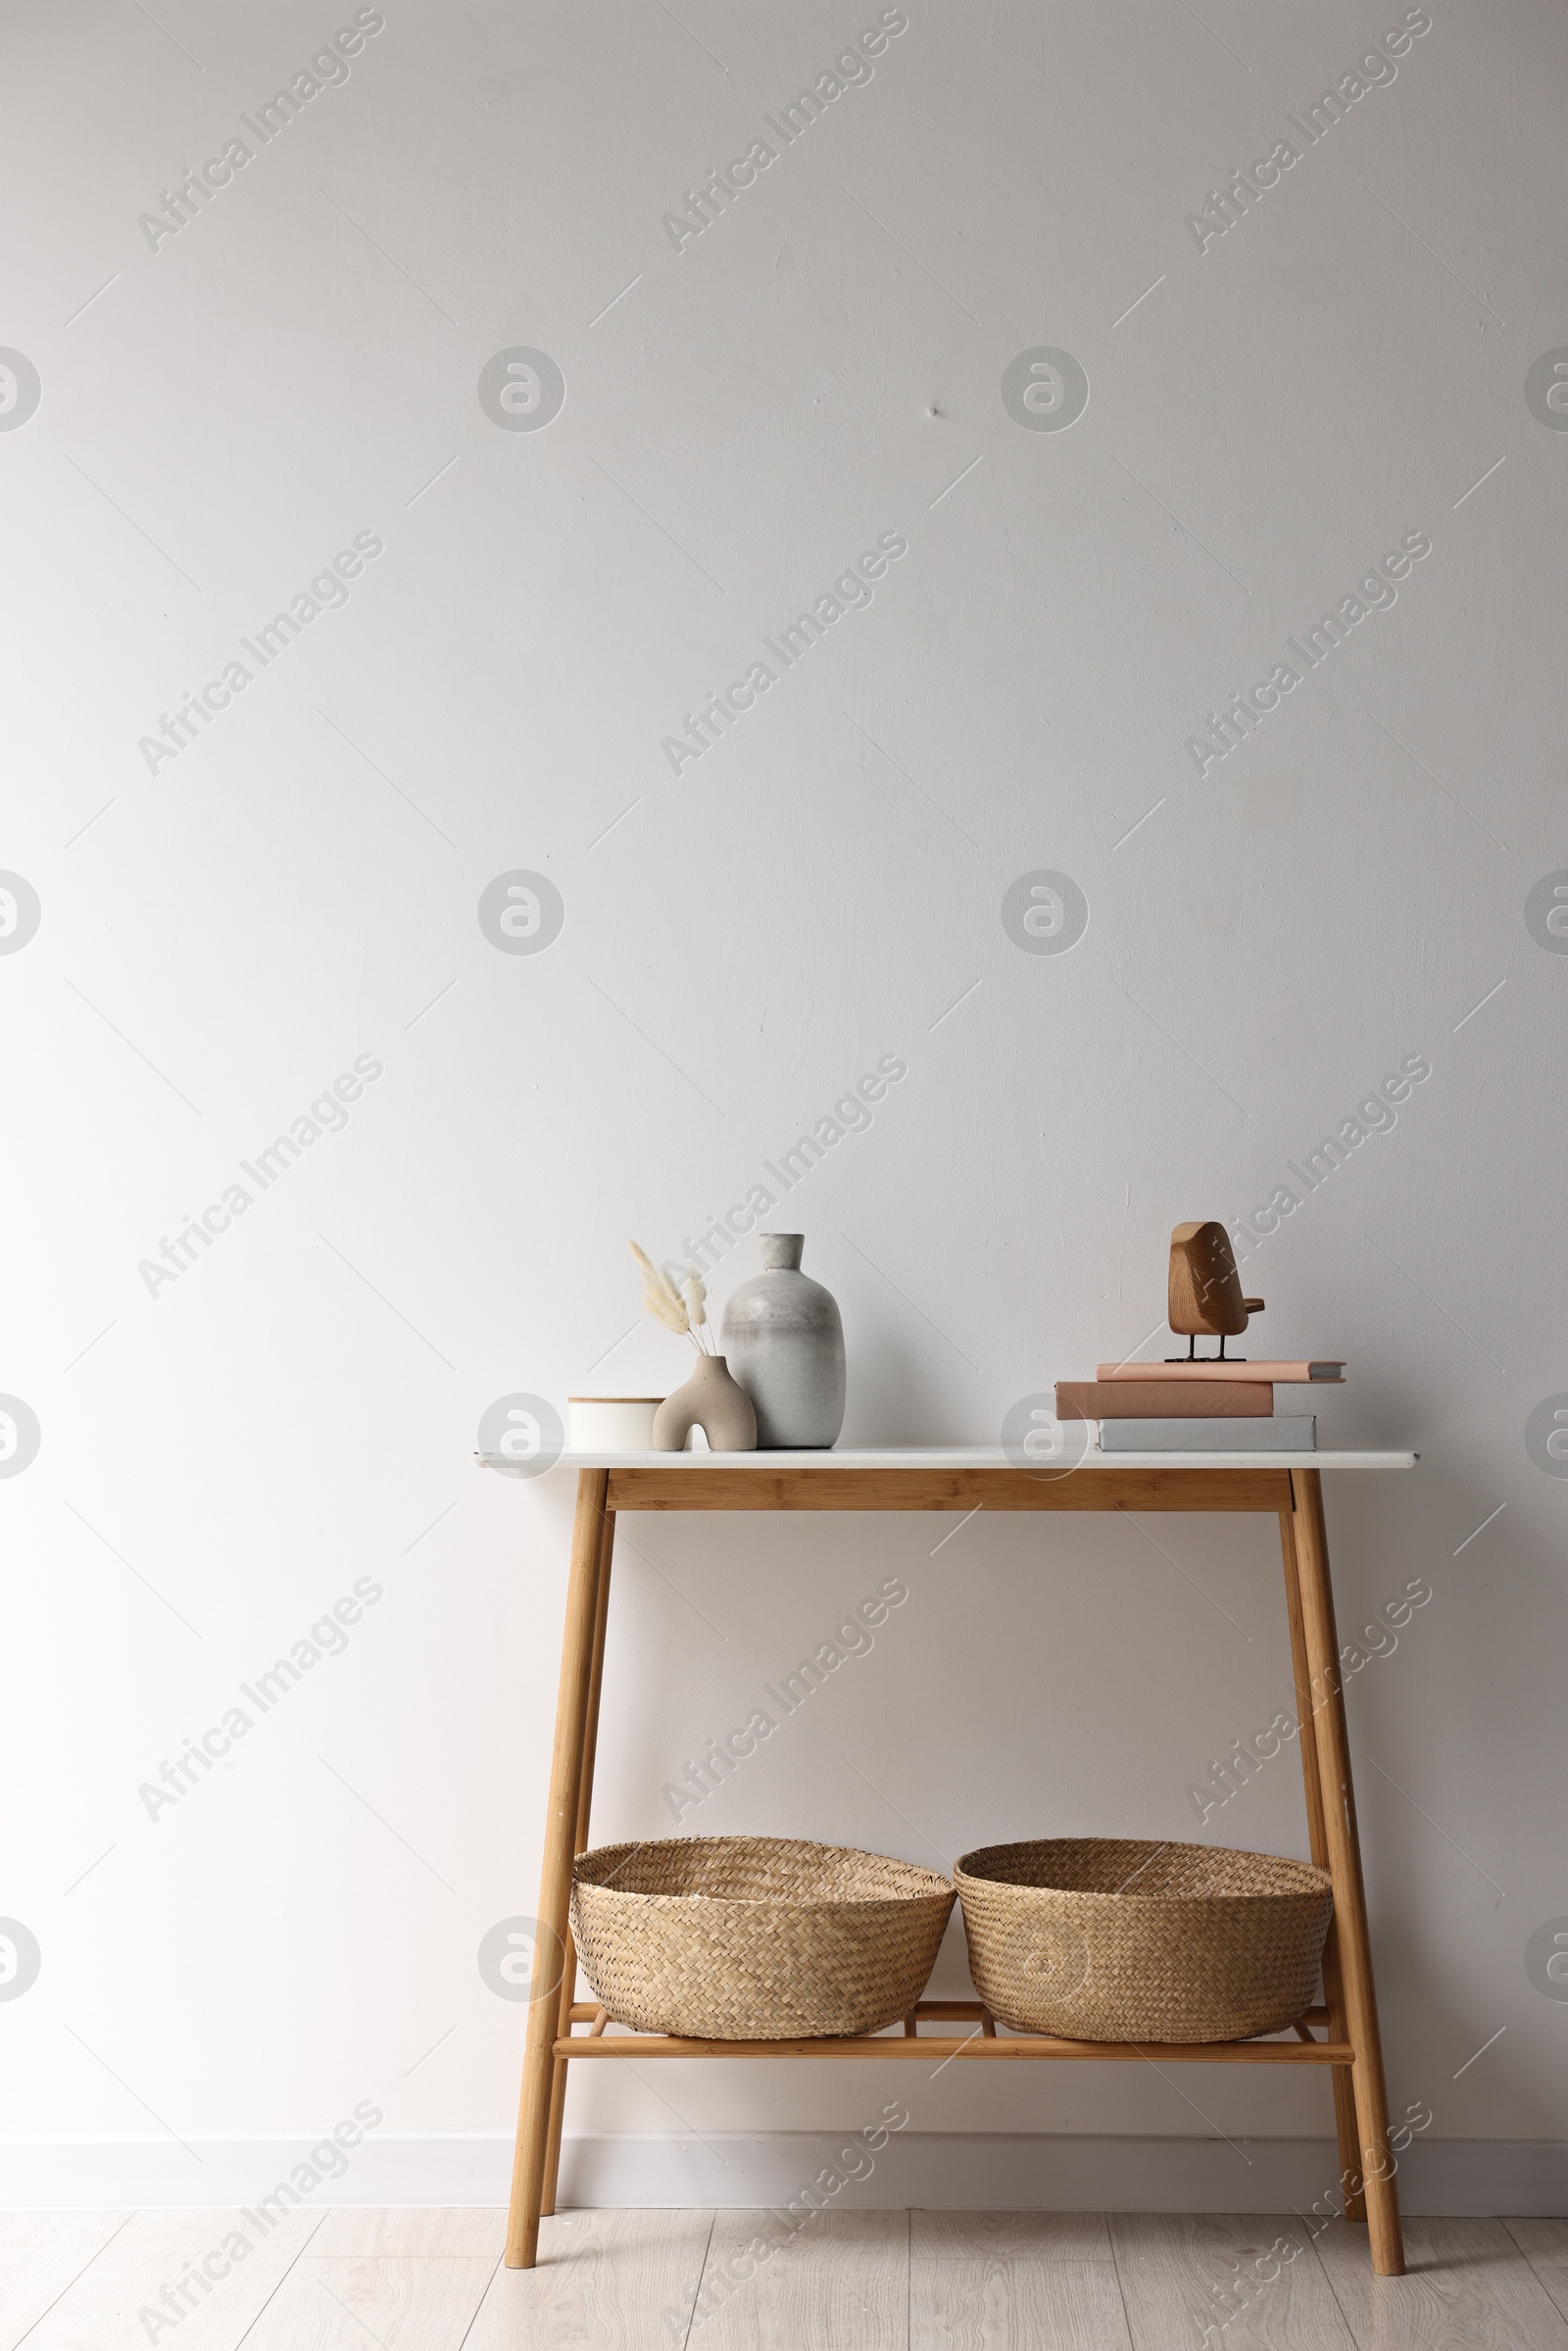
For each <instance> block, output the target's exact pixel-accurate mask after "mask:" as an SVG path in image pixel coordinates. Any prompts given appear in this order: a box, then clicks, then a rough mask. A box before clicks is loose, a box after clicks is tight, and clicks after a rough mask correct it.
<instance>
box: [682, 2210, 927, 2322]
mask: <svg viewBox="0 0 1568 2351" xmlns="http://www.w3.org/2000/svg"><path fill="white" fill-rule="evenodd" d="M797 2218H798V2216H794V2215H790V2214H786V2213H768V2212H721V2213H718V2214H716V2215H715V2216H714V2220H713V2233H712V2236H711V2240H710V2242H709V2247H708V2259H707V2262H706V2263H705V2264H704V2268H703V2281H702V2285H701V2287H700V2288H699V2290H698V2296H697V2307H696V2310H695V2311H694V2313H693V2315H692V2327H691V2333H690V2335H689V2337H688V2338H687V2343H688V2351H806V2347H807V2346H811V2347H812V2351H815V2346H819V2345H820V2346H823V2351H826V2347H827V2346H832V2351H839V2347H840V2346H841V2345H842V2346H843V2351H907V2344H908V2339H909V2216H908V2214H907V2212H825V2211H824V2212H816V2213H813V2214H812V2215H811V2216H810V2217H809V2219H808V2220H806V2221H805V2223H804V2224H803V2225H802V2226H799V2227H797V2228H795V2229H793V2231H792V2229H791V2222H792V2220H795V2219H797ZM762 2246H767V2247H770V2248H772V2250H771V2251H770V2252H769V2253H768V2255H767V2256H766V2258H760V2248H761V2247H762ZM742 2273H749V2274H746V2275H743V2274H742Z"/></svg>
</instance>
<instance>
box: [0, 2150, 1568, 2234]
mask: <svg viewBox="0 0 1568 2351" xmlns="http://www.w3.org/2000/svg"><path fill="white" fill-rule="evenodd" d="M843 2143H844V2142H843V2140H842V2139H839V2138H835V2137H832V2136H830V2135H829V2134H828V2133H827V2132H825V2131H774V2132H756V2133H751V2132H733V2133H731V2132H722V2133H718V2134H715V2135H714V2136H713V2137H711V2138H710V2139H708V2140H706V2141H705V2140H701V2139H694V2138H682V2137H675V2136H667V2137H665V2136H658V2137H653V2136H650V2137H634V2136H599V2137H578V2138H571V2137H568V2138H567V2140H566V2142H565V2145H564V2149H563V2152H562V2170H561V2201H562V2203H563V2205H567V2204H573V2205H592V2204H605V2205H648V2206H661V2205H664V2206H674V2207H693V2206H695V2207H705V2206H709V2205H715V2206H720V2207H733V2208H742V2209H746V2208H763V2209H773V2208H782V2207H783V2206H785V2205H787V2204H788V2203H789V2201H790V2199H791V2197H792V2196H796V2195H798V2194H799V2193H800V2191H801V2190H802V2189H803V2188H805V2187H807V2186H808V2185H809V2183H810V2182H811V2181H812V2180H815V2178H816V2175H817V2173H818V2172H819V2171H821V2170H822V2169H823V2168H824V2166H826V2165H829V2164H831V2163H832V2162H833V2159H834V2156H835V2153H836V2152H837V2150H838V2149H839V2147H840V2146H841V2145H842V2144H843ZM309 2157H310V2148H309V2146H308V2144H307V2143H306V2142H304V2141H295V2140H291V2139H209V2140H198V2141H197V2142H196V2143H195V2145H194V2146H193V2147H192V2148H191V2149H190V2150H189V2151H188V2152H187V2151H186V2150H185V2149H183V2148H181V2147H180V2146H178V2145H176V2144H173V2143H172V2142H171V2141H170V2140H168V2139H150V2140H139V2139H93V2140H86V2141H78V2142H70V2141H66V2140H52V2141H41V2142H40V2141H33V2142H30V2143H23V2142H17V2141H12V2142H10V2143H6V2144H0V2207H8V2208H13V2209H15V2208H24V2209H32V2210H38V2209H41V2208H44V2207H51V2206H65V2207H93V2206H104V2205H111V2206H123V2205H223V2206H235V2205H246V2204H254V2203H255V2201H256V2199H257V2198H258V2197H259V2196H264V2195H266V2194H267V2193H268V2192H269V2191H270V2189H271V2188H272V2187H273V2186H274V2185H275V2183H276V2182H278V2181H279V2180H287V2179H288V2177H289V2174H290V2172H291V2170H292V2169H293V2167H294V2166H295V2165H296V2164H298V2163H300V2162H301V2161H302V2160H304V2161H308V2160H309ZM511 2167H512V2143H511V2141H510V2139H505V2138H500V2137H483V2138H481V2137H477V2136H476V2137H448V2138H436V2137H428V2138H413V2137H404V2138H398V2137H393V2136H390V2135H383V2134H380V2133H372V2134H371V2135H370V2136H369V2137H368V2138H367V2139H366V2140H365V2142H364V2144H363V2145H361V2146H359V2147H357V2148H356V2149H355V2151H354V2153H353V2155H352V2157H351V2158H349V2160H348V2166H347V2169H346V2171H345V2172H344V2174H343V2175H342V2177H341V2178H339V2179H336V2180H323V2181H322V2182H321V2184H320V2185H319V2187H317V2188H315V2189H314V2190H312V2191H311V2192H310V2193H309V2194H307V2195H306V2196H305V2198H304V2199H303V2200H304V2201H305V2202H306V2203H307V2204H309V2205H311V2206H322V2205H328V2204H492V2205H494V2204H504V2203H505V2202H506V2200H507V2187H508V2180H509V2178H510V2174H511ZM323 2168H324V2167H323ZM1338 2169H1339V2166H1338V2159H1337V2156H1336V2152H1335V2147H1334V2142H1333V2140H1332V2139H1327V2138H1323V2139H1316V2138H1252V2139H1246V2140H1243V2141H1241V2142H1239V2145H1238V2146H1237V2147H1232V2146H1231V2145H1230V2143H1229V2142H1228V2141H1227V2140H1225V2139H1209V2138H1115V2137H1087V2136H1085V2137H1046V2136H1037V2135H1033V2134H1030V2133H1025V2132H1008V2133H1004V2132H980V2131H972V2132H971V2131H963V2132H958V2131H955V2132H951V2133H943V2132H937V2131H904V2132H900V2133H898V2134H897V2135H896V2136H894V2137H892V2138H890V2139H889V2141H888V2143H887V2145H886V2147H884V2148H883V2149H882V2151H881V2153H880V2154H879V2155H878V2156H877V2158H876V2168H875V2170H874V2171H873V2172H872V2174H871V2176H870V2178H869V2179H868V2180H858V2181H856V2180H852V2181H851V2182H850V2184H849V2185H848V2186H847V2187H846V2188H845V2189H844V2191H843V2192H842V2194H840V2195H837V2196H835V2197H833V2198H832V2199H831V2200H832V2202H833V2204H834V2205H835V2206H838V2207H849V2206H854V2205H858V2206H861V2207H869V2208H873V2209H876V2210H880V2211H897V2210H899V2209H901V2208H903V2207H904V2206H906V2205H913V2206H916V2207H920V2208H923V2209H926V2210H932V2211H967V2212H985V2211H1013V2212H1019V2211H1048V2212H1049V2211H1056V2212H1288V2211H1291V2210H1293V2209H1294V2210H1299V2211H1304V2210H1305V2209H1306V2208H1307V2207H1308V2206H1309V2205H1310V2204H1311V2203H1312V2202H1313V2201H1314V2199H1315V2198H1317V2197H1319V2196H1322V2195H1326V2194H1328V2193H1329V2192H1330V2191H1331V2190H1332V2189H1333V2188H1334V2185H1335V2182H1336V2178H1337V2174H1338ZM1399 2196H1400V2201H1401V2204H1402V2206H1403V2209H1404V2210H1405V2211H1406V2212H1407V2213H1514V2214H1521V2213H1531V2214H1540V2213H1565V2214H1568V2141H1565V2140H1561V2139H1426V2138H1420V2139H1416V2140H1415V2141H1414V2142H1413V2143H1412V2144H1411V2146H1410V2147H1409V2148H1408V2149H1407V2150H1406V2152H1405V2154H1404V2155H1403V2157H1402V2158H1401V2160H1400V2164H1399Z"/></svg>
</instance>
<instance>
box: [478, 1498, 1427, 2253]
mask: <svg viewBox="0 0 1568 2351" xmlns="http://www.w3.org/2000/svg"><path fill="white" fill-rule="evenodd" d="M920 1458H921V1456H918V1455H916V1456H914V1459H915V1460H916V1461H918V1460H919V1459H920ZM1410 1458H1411V1457H1410V1456H1409V1455H1388V1454H1385V1455H1381V1456H1375V1457H1373V1456H1362V1457H1361V1460H1363V1461H1364V1462H1365V1464H1366V1465H1367V1466H1377V1467H1394V1466H1401V1467H1402V1466H1405V1465H1407V1464H1408V1462H1409V1460H1410ZM1347 1459H1348V1460H1353V1459H1354V1457H1350V1456H1348V1457H1347ZM730 1460H733V1456H731V1457H730ZM774 1461H778V1463H779V1465H778V1466H776V1467H775V1466H773V1462H774ZM1330 1461H1331V1465H1332V1456H1331V1457H1330ZM1356 1465H1359V1463H1357V1464H1356ZM495 1466H505V1465H504V1464H500V1463H497V1464H495ZM976 1508H984V1509H987V1510H1005V1511H1015V1510H1045V1511H1054V1510H1137V1511H1161V1510H1212V1511H1227V1512H1229V1511H1254V1512H1258V1511H1268V1512H1273V1513H1275V1514H1276V1515H1277V1517H1278V1520H1279V1529H1280V1545H1281V1550H1282V1553H1283V1557H1284V1566H1285V1605H1286V1612H1287V1615H1288V1617H1289V1621H1290V1631H1291V1655H1292V1660H1293V1664H1294V1669H1295V1679H1296V1710H1297V1717H1298V1722H1299V1744H1300V1753H1301V1771H1302V1777H1303V1782H1304V1788H1305V1797H1306V1825H1307V1836H1308V1838H1309V1841H1310V1846H1311V1853H1312V1859H1313V1860H1314V1862H1316V1863H1317V1864H1318V1865H1319V1866H1320V1867H1321V1868H1323V1869H1326V1870H1327V1871H1328V1872H1329V1875H1330V1877H1331V1878H1332V1880H1333V1882H1334V1917H1333V1922H1332V1924H1331V1926H1330V1928H1329V1935H1328V1942H1327V1944H1326V1947H1325V1949H1324V1953H1323V2006H1322V2007H1321V2008H1314V2009H1309V2010H1308V2011H1307V2013H1306V2016H1305V2017H1304V2018H1303V2019H1302V2020H1301V2022H1300V2023H1299V2025H1298V2026H1297V2027H1296V2029H1295V2030H1296V2037H1295V2038H1287V2039H1270V2040H1251V2041H1230V2042H1224V2043H1207V2044H1191V2043H1180V2042H1178V2043H1160V2044H1157V2045H1154V2046H1151V2047H1145V2046H1143V2045H1141V2044H1134V2043H1131V2042H1098V2041H1071V2040H1056V2039H1049V2038H1047V2037H1045V2036H1043V2035H1027V2034H1011V2033H1008V2034H1006V2035H1003V2034H999V2033H998V2032H997V2029H996V2026H995V2023H994V2021H993V2020H992V2019H991V2017H990V2016H989V2015H988V2014H987V2012H986V2011H985V2009H984V2008H983V2007H982V2006H981V2004H980V2003H979V2002H978V2001H967V2000H947V2001H943V2000H921V2001H918V2002H916V2004H915V2007H914V2010H913V2011H912V2013H911V2014H910V2015H909V2016H908V2017H907V2018H906V2020H905V2023H904V2028H903V2031H902V2032H901V2033H886V2034H878V2035H874V2036H869V2037H866V2038H862V2039H828V2040H807V2041H756V2042H748V2041H737V2042H731V2041H705V2040H683V2039H678V2038H674V2037H670V2036H665V2035H662V2034H655V2033H630V2032H627V2033H621V2032H616V2033H607V2032H606V2030H605V2015H604V2011H603V2010H602V2009H600V2008H597V2007H596V2006H595V2005H594V2004H593V2003H592V2002H579V2001H578V2000H577V1998H576V1978H577V1961H576V1954H575V1952H574V1951H573V1949H572V1943H571V1927H570V1917H569V1908H570V1896H571V1872H572V1862H573V1859H574V1857H575V1855H576V1854H578V1853H580V1852H583V1851H585V1850H586V1849H587V1845H588V1824H589V1810H590V1804H591V1800H592V1794H593V1777H594V1751H595V1747H596V1744H597V1739H598V1728H599V1696H600V1688H601V1683H602V1679H603V1673H604V1661H605V1631H606V1624H607V1619H608V1611H609V1604H610V1575H611V1559H612V1553H613V1547H614V1537H615V1518H616V1515H617V1514H618V1513H619V1512H621V1511H623V1510H899V1511H903V1510H930V1511H963V1510H968V1511H973V1510H975V1509H976ZM1338 1658H1339V1641H1338V1636H1337V1633H1336V1630H1335V1622H1334V1594H1333V1589H1332V1585H1331V1581H1330V1573H1329V1553H1328V1538H1327V1534H1326V1531H1325V1527H1324V1519H1323V1495H1322V1485H1321V1479H1320V1476H1319V1473H1318V1470H1317V1469H1316V1468H1300V1467H1296V1466H1290V1467H1281V1466H1279V1465H1278V1463H1277V1457H1276V1459H1275V1460H1274V1461H1270V1462H1267V1463H1259V1464H1258V1465H1257V1466H1255V1467H1254V1466H1250V1465H1242V1464H1241V1463H1236V1464H1234V1465H1230V1464H1226V1465H1215V1466H1213V1467H1210V1466H1208V1465H1203V1466H1201V1467H1194V1466H1180V1467H1173V1466H1168V1465H1166V1464H1164V1463H1160V1464H1158V1465H1157V1466H1137V1465H1132V1464H1129V1465H1127V1466H1121V1465H1119V1464H1114V1463H1110V1462H1100V1461H1096V1462H1095V1463H1094V1464H1093V1465H1090V1464H1085V1465H1084V1467H1083V1468H1082V1469H1081V1470H1080V1471H1078V1472H1076V1473H1074V1474H1072V1475H1069V1476H1062V1475H1054V1476H1051V1475H1042V1474H1041V1473H1040V1472H1038V1471H1034V1470H1029V1469H1020V1468H1015V1467H1011V1466H1006V1465H1004V1466H984V1467H976V1468H968V1467H958V1468H953V1467H940V1468H931V1467H918V1466H916V1467H905V1466H896V1467H888V1466H875V1467H865V1468H858V1467H851V1466H848V1465H846V1466H843V1467H839V1466H836V1465H834V1463H833V1460H832V1457H831V1456H825V1455H824V1456H818V1458H817V1459H816V1460H815V1461H812V1462H811V1463H810V1464H809V1465H808V1466H803V1465H801V1464H800V1462H799V1458H798V1457H793V1458H792V1457H787V1456H786V1457H782V1458H781V1457H779V1456H774V1457H772V1459H770V1458H769V1456H767V1455H765V1454H762V1455H753V1456H751V1457H750V1461H749V1464H748V1465H747V1466H744V1467H733V1466H728V1465H727V1464H726V1463H725V1462H724V1461H723V1457H720V1460H719V1461H718V1462H715V1464H714V1465H713V1466H711V1467H710V1466H707V1465H706V1464H704V1463H702V1462H701V1460H700V1458H692V1457H687V1459H686V1460H685V1461H683V1463H682V1465H681V1466H679V1467H676V1466H674V1465H673V1464H671V1465H669V1466H665V1467H660V1466H650V1465H647V1457H646V1456H644V1457H643V1458H642V1460H641V1461H640V1462H638V1463H636V1464H634V1465H626V1466H610V1467H602V1466H585V1467H579V1468H578V1473H577V1504H576V1515H575V1519H574V1522H573V1527H572V1538H571V1566H570V1574H569V1579H568V1584H567V1592H566V1610H565V1625H564V1637H563V1641H562V1656H561V1690H560V1698H559V1703H558V1707H557V1713H556V1734H555V1747H554V1752H553V1755H552V1758H551V1769H550V1805H549V1812H548V1815H547V1820H546V1833H545V1850H544V1866H543V1874H542V1880H541V1886H540V1893H539V1911H538V1927H539V1943H538V1949H539V1961H540V1964H539V1966H538V1968H537V1969H536V1979H537V1980H538V1981H539V1989H538V1991H537V1992H536V1994H535V1996H534V1998H533V2000H532V2002H531V2004H530V2007H529V2011H528V2031H527V2045H526V2051H525V2054H524V2058H523V2071H522V2093H521V2099H520V2104H519V2111H518V2120H517V2140H516V2156H515V2166H514V2172H513V2184H512V2204H511V2212H510V2217H509V2223H508V2230H507V2248H506V2260H507V2266H508V2267H509V2268H511V2269H531V2268H532V2267H533V2266H534V2262H535V2259H536V2256H537V2250H538V2240H539V2222H540V2217H541V2215H543V2214H549V2213H552V2212H553V2211H554V2210H555V2200H556V2180H557V2171H558V2167H559V2164H560V2159H561V2132H562V2123H563V2119H564V2106H565V2086H566V2070H567V2066H568V2064H569V2063H571V2062H573V2061H577V2060H584V2059H587V2060H595V2061H603V2060H613V2059H615V2058H620V2057H627V2058H632V2057H635V2058H645V2057H646V2058H654V2057H703V2058H763V2057H765V2058H799V2057H847V2058H859V2059H873V2060H881V2059H887V2060H892V2061H895V2062H897V2061H898V2060H900V2059H907V2058H911V2057H917V2058H930V2057H938V2058H941V2057H948V2056H951V2057H955V2058H960V2059H962V2060H964V2061H965V2062H971V2063H988V2062H989V2063H995V2062H999V2061H1008V2062H1015V2061H1027V2060H1031V2059H1051V2060H1056V2061H1062V2060H1067V2061H1071V2060H1079V2061H1084V2060H1088V2061H1112V2062H1114V2061H1130V2060H1131V2061H1136V2060H1140V2059H1144V2058H1156V2057H1157V2058H1159V2059H1161V2060H1162V2061H1164V2062H1165V2063H1167V2064H1169V2063H1171V2062H1177V2063H1182V2062H1185V2063H1201V2064H1251V2065H1320V2066H1327V2067H1328V2068H1329V2069H1330V2075H1331V2079H1332V2082H1333V2085H1334V2112H1335V2122H1336V2127H1337V2131H1338V2137H1339V2154H1340V2166H1341V2184H1342V2190H1343V2192H1344V2196H1345V2212H1346V2218H1347V2219H1348V2220H1353V2221H1359V2220H1364V2221H1365V2222H1366V2223H1367V2224H1368V2233H1369V2241H1370V2249H1371V2255H1372V2267H1373V2269H1374V2271H1375V2272H1376V2273H1377V2275H1378V2276H1380V2277H1398V2276H1400V2275H1402V2273H1403V2270H1404V2251H1403V2243H1402V2237H1401V2233H1400V2227H1399V2207H1398V2197H1397V2190H1396V2187H1395V2180H1394V2173H1395V2168H1396V2166H1395V2160H1394V2158H1393V2156H1392V2154H1391V2152H1390V2145H1389V2116H1388V2094H1387V2090H1386V2088H1385V2085H1384V2078H1383V2053H1382V2044H1381V2040H1380V2036H1379V2032H1378V2014H1377V1997H1376V1991H1375V1988H1374V1984H1373V1977H1372V1953H1371V1945H1370V1941H1369V1938H1368V1934H1367V1919H1366V1896H1365V1891H1364V1887H1363V1885H1362V1878H1361V1851H1360V1841H1359V1838H1358V1837H1357V1834H1356V1824H1355V1797H1354V1793H1353V1790H1352V1788H1351V1785H1350V1755H1349V1746H1348V1739H1347V1733H1346V1719H1345V1701H1344V1696H1343V1693H1342V1689H1341V1679H1340V1674H1339V1671H1338ZM557 1949H559V1951H560V1952H561V1953H562V1955H563V1959H564V1967H563V1971H562V1974H561V1976H560V1979H559V1982H554V1983H552V1982H549V1981H548V1979H549V1977H550V1976H551V1975H552V1973H553V1971H552V1970H551V1969H550V1968H549V1966H548V1965H547V1963H546V1954H547V1953H549V1952H551V1951H554V1950H557ZM943 2022H949V2023H962V2024H966V2025H967V2026H968V2027H969V2030H968V2032H967V2033H965V2034H964V2035H963V2036H962V2037H959V2036H957V2035H956V2034H953V2033H947V2034H942V2033H927V2032H922V2031H921V2029H920V2028H921V2026H922V2024H939V2023H943ZM1314 2025H1316V2026H1319V2027H1321V2028H1323V2029H1324V2031H1325V2035H1326V2036H1325V2037H1324V2038H1322V2039H1319V2038H1317V2037H1316V2035H1315V2033H1313V2031H1312V2027H1313V2026H1314ZM583 2028H586V2029H585V2030H583Z"/></svg>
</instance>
